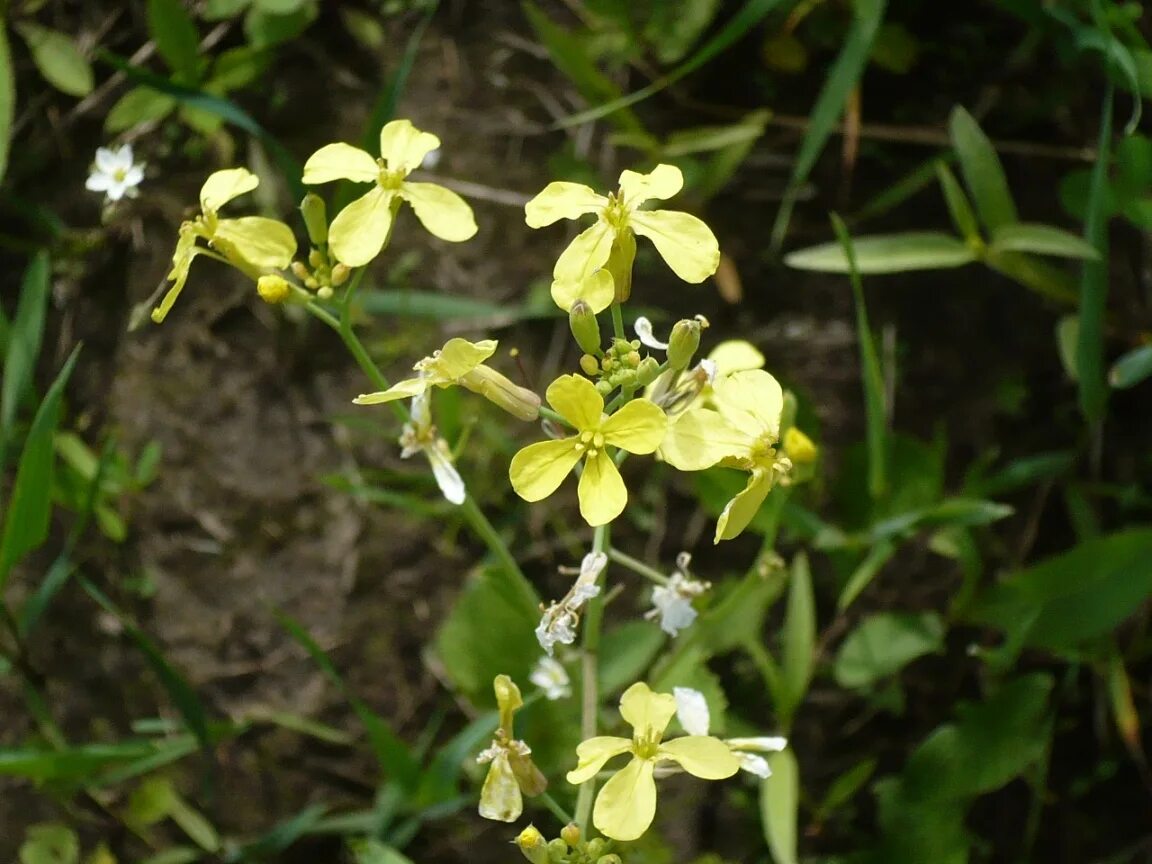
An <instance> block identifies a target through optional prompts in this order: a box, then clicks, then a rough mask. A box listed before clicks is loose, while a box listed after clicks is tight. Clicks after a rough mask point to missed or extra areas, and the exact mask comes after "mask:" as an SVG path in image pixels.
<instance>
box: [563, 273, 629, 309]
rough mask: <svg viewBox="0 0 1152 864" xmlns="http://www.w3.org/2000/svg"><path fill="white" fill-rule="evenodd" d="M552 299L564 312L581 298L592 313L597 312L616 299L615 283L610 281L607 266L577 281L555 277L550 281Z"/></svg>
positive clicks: (610, 276) (610, 277) (610, 275)
mask: <svg viewBox="0 0 1152 864" xmlns="http://www.w3.org/2000/svg"><path fill="white" fill-rule="evenodd" d="M552 299H553V300H555V301H556V305H557V306H559V307H560V308H561V309H563V310H564V311H565V312H567V311H568V310H570V309H571V308H572V304H573V303H575V302H576V301H577V300H583V301H584V302H585V303H587V304H588V306H589V307H590V308H591V309H592V311H593V312H594V313H596V314H599V313H601V312H603V311H604V310H605V309H607V308H608V307H609V306H611V305H612V301H613V300H615V299H616V285H615V283H614V282H613V281H612V274H611V273H609V272H608V270H607V268H602V269H600V270H597V271H596V272H595V273H593V274H592V275H591V276H589V277H588V278H587V279H584V280H582V281H578V282H573V281H567V282H565V281H563V280H560V279H557V280H556V281H555V282H553V283H552Z"/></svg>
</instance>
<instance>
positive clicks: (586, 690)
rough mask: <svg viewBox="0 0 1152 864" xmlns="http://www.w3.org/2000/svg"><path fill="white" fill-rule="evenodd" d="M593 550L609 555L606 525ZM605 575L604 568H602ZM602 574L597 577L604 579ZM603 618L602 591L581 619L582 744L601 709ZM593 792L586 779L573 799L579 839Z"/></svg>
mask: <svg viewBox="0 0 1152 864" xmlns="http://www.w3.org/2000/svg"><path fill="white" fill-rule="evenodd" d="M592 551H593V552H604V553H607V552H608V526H607V525H599V526H597V528H596V532H595V533H594V534H593V535H592ZM604 572H607V568H605V569H604ZM604 572H602V573H601V574H600V579H601V580H603V578H604ZM603 618H604V591H603V588H601V591H600V593H599V594H597V595H596V596H595V597H593V598H592V599H591V600H589V601H588V613H587V615H585V616H584V641H583V645H582V648H583V651H582V654H583V657H582V658H581V670H582V674H581V676H580V677H581V682H580V736H581V738H583V739H584V740H585V741H587V740H588V739H589V738H595V737H596V726H597V723H596V721H597V714H598V713H599V710H600V681H599V676H598V674H597V673H598V668H599V652H600V623H601V621H602V620H603ZM595 793H596V778H595V777H592V778H590V779H588V780H586V781H585V782H584V783H583V784H581V786H580V792H579V793H578V794H577V796H576V825H577V826H578V827H579V828H580V835H581V836H582V837H587V836H588V817H589V816H590V815H591V813H592V799H593V796H594V795H595Z"/></svg>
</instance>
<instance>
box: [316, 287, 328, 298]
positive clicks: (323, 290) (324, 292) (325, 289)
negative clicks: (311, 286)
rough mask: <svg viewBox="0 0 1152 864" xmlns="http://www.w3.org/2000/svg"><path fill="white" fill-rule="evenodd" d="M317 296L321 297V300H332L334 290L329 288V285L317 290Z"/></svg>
mask: <svg viewBox="0 0 1152 864" xmlns="http://www.w3.org/2000/svg"><path fill="white" fill-rule="evenodd" d="M316 296H317V297H319V298H320V299H321V300H331V299H332V289H331V288H330V287H328V286H327V285H325V286H324V287H323V288H319V289H317V291H316Z"/></svg>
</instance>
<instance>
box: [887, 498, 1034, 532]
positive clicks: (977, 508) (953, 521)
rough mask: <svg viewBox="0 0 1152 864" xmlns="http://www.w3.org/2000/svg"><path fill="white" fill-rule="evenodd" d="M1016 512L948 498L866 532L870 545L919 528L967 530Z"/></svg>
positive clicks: (987, 503)
mask: <svg viewBox="0 0 1152 864" xmlns="http://www.w3.org/2000/svg"><path fill="white" fill-rule="evenodd" d="M1014 512H1015V511H1014V510H1013V509H1012V508H1011V507H1009V506H1008V505H1007V504H1000V503H998V502H996V501H987V500H984V499H982V498H947V499H945V500H944V501H940V502H939V503H936V504H932V505H930V506H928V507H922V508H919V509H916V510H912V511H909V512H907V513H900V514H898V515H896V516H890V517H887V518H885V519H881V520H880V521H878V522H876V523H875V524H874V525H872V527H871V528H870V529H869V530H868V535H869V537H870V538H871V539H872V541H873V542H879V541H881V540H889V539H893V538H904V537H907V536H908V535H910V534H911V533H912V532H914V531H917V530H920V529H922V528H966V527H970V526H972V525H987V524H989V523H991V522H998V521H999V520H1001V519H1006V518H1008V517H1009V516H1011V515H1012V514H1013V513H1014Z"/></svg>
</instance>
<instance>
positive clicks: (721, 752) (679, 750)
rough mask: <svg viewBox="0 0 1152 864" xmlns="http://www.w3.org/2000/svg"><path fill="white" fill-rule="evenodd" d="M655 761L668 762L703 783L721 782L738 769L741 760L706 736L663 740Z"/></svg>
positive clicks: (716, 740) (720, 742)
mask: <svg viewBox="0 0 1152 864" xmlns="http://www.w3.org/2000/svg"><path fill="white" fill-rule="evenodd" d="M656 754H657V755H656V758H657V759H671V760H672V761H673V762H678V763H679V764H680V767H681V768H683V769H684V770H685V771H687V772H688V773H689V774H691V775H693V776H695V777H700V778H702V779H704V780H723V779H724V778H725V777H731V776H732V775H733V774H735V773H736V772H737V771H739V770H740V760H739V759H737V758H736V757H735V756H733V755H732V751H731V750H729V749H728V745H727V744H725V743H724V742H723V741H721V740H720V739H719V738H712V737H711V736H709V735H688V736H687V737H685V738H674V739H672V740H671V741H665V742H663V743H662V744H661V745H660V749H659V750H657V751H656Z"/></svg>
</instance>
